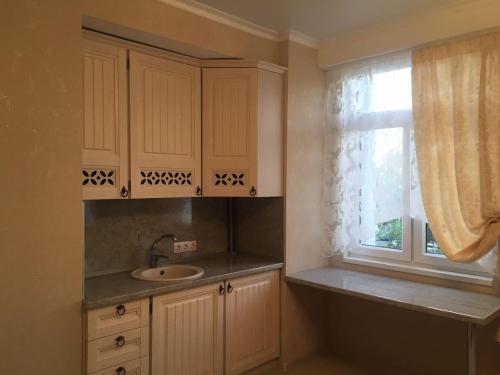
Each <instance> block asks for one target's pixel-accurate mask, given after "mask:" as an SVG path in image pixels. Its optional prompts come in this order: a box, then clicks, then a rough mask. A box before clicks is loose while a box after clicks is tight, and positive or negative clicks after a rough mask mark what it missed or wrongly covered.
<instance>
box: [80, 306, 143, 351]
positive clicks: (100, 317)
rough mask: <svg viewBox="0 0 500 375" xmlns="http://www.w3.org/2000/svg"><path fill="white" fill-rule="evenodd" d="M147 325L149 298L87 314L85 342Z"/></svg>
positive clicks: (91, 311)
mask: <svg viewBox="0 0 500 375" xmlns="http://www.w3.org/2000/svg"><path fill="white" fill-rule="evenodd" d="M146 325H149V298H145V299H142V300H139V301H132V302H127V303H123V304H119V305H115V306H108V307H103V308H102V309H96V310H90V311H88V312H87V341H91V340H95V339H98V338H100V337H105V336H109V335H114V334H115V333H118V332H122V331H128V330H131V329H134V328H139V327H143V326H146Z"/></svg>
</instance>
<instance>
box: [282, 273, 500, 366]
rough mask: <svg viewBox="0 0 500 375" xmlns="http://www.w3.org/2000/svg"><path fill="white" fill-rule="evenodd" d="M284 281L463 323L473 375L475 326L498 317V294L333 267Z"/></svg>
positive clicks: (291, 277)
mask: <svg viewBox="0 0 500 375" xmlns="http://www.w3.org/2000/svg"><path fill="white" fill-rule="evenodd" d="M286 281H288V282H290V283H295V284H301V285H306V286H310V287H313V288H318V289H323V290H326V291H330V292H334V293H340V294H345V295H350V296H355V297H360V298H364V299H368V300H371V301H376V302H380V303H385V304H390V305H394V306H398V307H402V308H406V309H411V310H414V311H421V312H424V313H429V314H434V315H438V316H442V317H446V318H449V319H455V320H460V321H464V322H466V323H467V340H468V345H467V353H468V358H467V359H468V374H470V375H473V374H476V326H477V325H486V324H488V323H490V322H492V321H493V320H495V319H496V318H497V317H499V316H500V297H496V296H491V295H486V294H480V293H473V292H466V291H462V290H457V289H452V288H444V287H439V286H434V285H428V284H422V283H418V282H413V281H407V280H400V279H396V278H391V277H385V276H379V275H372V274H368V273H363V272H356V271H349V270H343V269H339V268H333V267H322V268H316V269H312V270H307V271H302V272H298V273H294V274H291V275H288V276H286Z"/></svg>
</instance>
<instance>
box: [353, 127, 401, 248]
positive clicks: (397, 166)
mask: <svg viewBox="0 0 500 375" xmlns="http://www.w3.org/2000/svg"><path fill="white" fill-rule="evenodd" d="M362 139H363V140H362V142H361V145H360V151H361V153H362V161H361V163H360V166H359V168H360V171H361V173H360V175H361V176H360V179H361V188H360V191H359V195H360V207H359V211H360V217H359V223H360V243H361V244H363V245H367V246H378V247H386V248H390V249H402V245H403V244H402V241H403V233H402V219H401V218H402V216H403V129H402V128H389V129H376V130H372V131H366V132H365V134H364V136H363V138H362Z"/></svg>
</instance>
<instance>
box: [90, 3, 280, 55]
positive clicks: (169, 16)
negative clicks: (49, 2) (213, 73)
mask: <svg viewBox="0 0 500 375" xmlns="http://www.w3.org/2000/svg"><path fill="white" fill-rule="evenodd" d="M83 14H84V15H86V16H91V17H95V18H98V19H100V20H104V21H107V22H112V23H115V24H118V25H122V26H126V27H129V28H132V29H137V30H140V31H143V32H147V33H151V34H154V35H157V36H160V37H161V36H163V37H168V38H170V39H175V40H176V41H179V42H183V43H187V44H191V45H194V46H198V47H203V48H205V49H208V50H212V51H216V52H219V53H222V54H225V55H228V56H234V57H242V58H248V59H258V60H265V61H269V62H272V63H277V62H278V58H279V48H278V43H276V42H274V41H271V40H267V39H263V38H259V37H257V36H254V35H251V34H247V33H245V32H243V31H240V30H237V29H234V28H231V27H229V26H226V25H223V24H220V23H217V22H214V21H211V20H209V19H206V18H202V17H200V16H197V15H195V14H192V13H189V12H186V11H184V10H181V9H178V8H175V7H172V6H170V5H166V4H163V3H161V2H160V1H158V0H141V1H137V0H86V1H84V2H83Z"/></svg>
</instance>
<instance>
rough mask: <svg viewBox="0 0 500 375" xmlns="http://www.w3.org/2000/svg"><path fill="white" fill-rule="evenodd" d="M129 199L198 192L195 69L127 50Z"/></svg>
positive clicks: (197, 73)
mask: <svg viewBox="0 0 500 375" xmlns="http://www.w3.org/2000/svg"><path fill="white" fill-rule="evenodd" d="M129 58H130V164H131V166H130V174H131V183H132V198H155V197H157V198H159V197H189V196H196V195H197V190H198V192H199V193H201V191H200V189H201V119H200V111H201V71H200V68H199V67H195V66H191V65H187V64H182V63H178V62H174V61H170V60H167V59H163V58H159V57H154V56H149V55H146V54H142V53H139V52H134V51H130V56H129Z"/></svg>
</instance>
